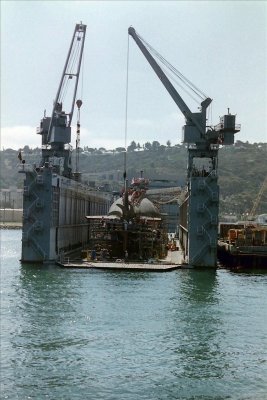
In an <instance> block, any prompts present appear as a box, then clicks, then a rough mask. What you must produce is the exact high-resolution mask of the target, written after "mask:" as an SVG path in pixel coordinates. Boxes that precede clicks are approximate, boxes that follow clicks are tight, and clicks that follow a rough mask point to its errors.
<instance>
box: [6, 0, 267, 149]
mask: <svg viewBox="0 0 267 400" xmlns="http://www.w3.org/2000/svg"><path fill="white" fill-rule="evenodd" d="M80 21H82V22H83V23H84V24H86V25H87V33H86V41H85V52H84V73H83V80H82V81H83V96H82V101H83V106H82V109H81V146H82V147H83V146H89V147H97V148H98V147H105V148H106V149H113V148H115V147H118V146H124V144H125V105H126V95H125V93H126V70H127V68H126V65H127V44H128V27H129V26H130V25H132V26H133V27H134V28H135V29H136V30H137V31H138V33H139V34H140V35H141V36H142V37H143V38H144V39H145V40H146V41H147V42H148V43H150V44H151V45H152V46H153V47H154V48H155V49H156V50H157V51H158V52H159V53H160V54H162V55H163V56H164V57H165V58H166V59H167V60H168V61H169V62H170V63H171V64H172V65H173V66H175V67H176V68H177V69H178V70H180V71H181V72H182V73H183V74H184V75H185V76H186V77H187V78H189V79H190V80H191V81H192V82H193V83H194V84H195V85H196V86H197V87H199V88H200V89H202V90H203V91H204V92H205V93H207V95H208V96H209V97H211V98H212V99H213V102H212V112H211V113H210V115H211V116H212V121H211V122H212V123H213V124H214V125H216V124H217V123H218V122H219V117H220V116H221V115H223V114H226V113H227V108H228V107H229V108H230V112H231V113H232V114H237V122H238V123H241V125H242V129H241V132H240V133H238V134H237V135H236V139H239V140H242V141H247V140H248V141H249V142H251V143H254V142H266V141H267V133H266V132H267V126H266V125H267V124H266V114H267V113H266V110H267V99H266V88H267V78H266V71H267V62H266V57H267V55H266V54H267V45H266V41H267V34H266V29H267V28H266V21H267V2H265V1H170V2H169V1H118V2H117V1H3V0H2V1H1V42H2V44H1V149H3V148H5V149H6V148H9V147H11V148H13V149H18V148H20V147H24V146H25V145H29V146H30V147H37V146H39V147H40V144H41V143H40V136H39V135H37V134H36V127H37V126H38V125H39V122H40V119H41V118H42V116H43V113H44V110H45V109H46V113H47V115H50V114H51V110H52V105H53V99H54V98H55V95H56V92H57V88H58V85H59V81H60V77H61V74H62V70H63V66H64V63H65V60H66V56H67V51H68V48H69V45H70V41H71V38H72V35H73V31H74V27H75V24H76V23H78V22H80ZM181 95H182V96H183V93H182V92H181ZM188 105H189V106H190V108H191V110H192V111H193V112H196V111H197V108H198V104H197V103H192V104H191V103H190V104H188ZM73 124H74V125H75V124H76V121H75V117H74V119H73ZM183 124H184V117H183V115H182V114H181V112H180V111H179V109H178V108H177V106H176V105H175V103H174V101H173V100H172V99H171V97H170V95H169V94H168V93H167V91H166V90H165V88H164V87H163V86H162V84H161V82H160V81H159V79H158V77H157V76H156V75H155V73H154V71H153V70H152V69H151V67H150V66H149V64H148V63H147V61H146V59H145V58H144V56H143V55H142V53H141V52H140V50H139V48H138V47H137V45H136V44H135V42H134V41H133V40H132V38H130V46H129V92H128V119H127V126H128V129H127V143H126V144H127V145H129V144H130V142H131V141H132V140H135V141H136V142H139V143H140V144H143V143H145V142H147V141H150V142H152V141H154V140H157V141H159V142H160V143H161V144H166V142H167V140H170V141H171V144H172V145H174V144H176V143H181V140H182V132H181V130H182V126H183ZM74 142H75V128H74V129H73V133H72V143H74Z"/></svg>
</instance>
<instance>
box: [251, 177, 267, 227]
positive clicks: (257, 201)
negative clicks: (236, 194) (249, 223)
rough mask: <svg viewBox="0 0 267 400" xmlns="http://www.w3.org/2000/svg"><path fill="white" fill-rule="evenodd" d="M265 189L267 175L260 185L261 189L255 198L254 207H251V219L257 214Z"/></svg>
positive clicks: (266, 187)
mask: <svg viewBox="0 0 267 400" xmlns="http://www.w3.org/2000/svg"><path fill="white" fill-rule="evenodd" d="M265 189H267V176H266V177H265V179H264V181H263V183H262V185H261V187H260V190H259V192H258V194H257V197H256V199H255V200H254V203H253V206H252V209H251V211H250V213H249V220H252V219H253V218H255V214H256V211H257V208H258V206H259V204H260V201H261V198H262V195H263V193H264V191H265Z"/></svg>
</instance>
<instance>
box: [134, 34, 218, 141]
mask: <svg viewBox="0 0 267 400" xmlns="http://www.w3.org/2000/svg"><path fill="white" fill-rule="evenodd" d="M128 33H129V35H130V36H132V38H133V39H134V40H135V42H136V44H137V46H138V47H139V48H140V50H141V51H142V53H143V54H144V56H145V58H146V59H147V61H148V62H149V64H150V65H151V67H152V68H153V70H154V71H155V73H156V74H157V76H158V77H159V79H160V81H161V82H162V84H163V85H164V86H165V88H166V90H167V91H168V93H169V94H170V95H171V97H172V99H173V100H174V102H175V103H176V105H177V106H178V107H179V109H180V110H181V112H182V113H183V114H184V116H185V118H186V121H187V122H189V123H190V122H191V123H192V122H193V124H194V125H195V126H196V127H197V129H198V130H199V132H200V134H201V135H204V134H205V131H206V109H207V107H208V106H209V105H210V103H211V102H212V100H211V99H210V98H207V99H205V100H204V101H203V102H202V103H201V106H202V118H201V121H200V119H199V118H197V116H196V114H194V113H192V112H191V110H190V109H189V107H188V106H187V104H186V103H185V102H184V100H183V99H182V97H181V96H180V94H179V93H178V92H177V90H176V89H175V87H174V86H173V85H172V83H171V82H170V80H169V79H168V78H167V76H166V74H165V73H164V72H163V70H162V69H161V67H160V66H159V65H158V63H157V62H156V61H155V59H154V57H153V56H152V55H151V54H150V52H149V51H148V49H147V48H146V46H145V45H144V44H143V42H142V40H141V39H140V37H139V36H138V34H137V33H136V31H135V29H134V28H133V27H132V26H131V27H130V28H129V29H128Z"/></svg>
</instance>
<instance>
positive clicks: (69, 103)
mask: <svg viewBox="0 0 267 400" xmlns="http://www.w3.org/2000/svg"><path fill="white" fill-rule="evenodd" d="M85 34H86V25H84V24H82V23H80V24H76V25H75V29H74V33H73V36H72V40H71V44H70V47H69V51H68V54H67V58H66V61H65V65H64V68H63V72H62V76H61V79H60V83H59V87H58V90H57V93H56V97H55V100H54V103H53V108H52V112H51V117H47V116H46V115H44V118H43V119H42V120H41V123H40V127H39V128H37V133H38V134H40V135H42V163H43V164H44V163H45V162H49V161H50V160H51V158H53V160H55V159H58V160H59V161H58V165H60V159H63V171H62V174H63V175H64V176H66V177H71V173H72V168H71V159H70V142H71V122H72V117H73V111H74V105H75V100H76V94H77V88H78V82H79V76H80V70H81V62H82V56H83V49H84V41H85ZM76 104H77V107H78V110H79V109H80V107H81V105H82V101H81V100H77V102H76ZM78 128H79V126H78ZM77 132H78V133H79V129H78V130H77ZM78 139H79V138H78ZM77 141H78V140H77ZM55 167H56V166H55Z"/></svg>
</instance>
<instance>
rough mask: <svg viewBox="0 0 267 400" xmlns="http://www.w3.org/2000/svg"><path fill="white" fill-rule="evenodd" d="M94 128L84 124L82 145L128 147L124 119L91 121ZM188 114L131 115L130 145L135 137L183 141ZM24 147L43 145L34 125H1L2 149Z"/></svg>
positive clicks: (108, 148)
mask: <svg viewBox="0 0 267 400" xmlns="http://www.w3.org/2000/svg"><path fill="white" fill-rule="evenodd" d="M91 122H92V129H88V128H86V127H83V126H82V127H81V136H80V147H82V148H83V147H84V146H88V147H92V148H97V149H98V148H100V147H104V148H105V149H107V150H113V149H115V148H116V147H124V146H125V128H124V123H125V122H124V121H123V120H122V119H117V118H110V120H109V124H108V125H107V124H106V123H103V121H94V122H93V121H91ZM183 124H184V117H183V116H181V115H179V113H170V114H167V115H164V116H157V117H156V118H153V119H152V118H140V117H139V118H129V119H128V131H127V138H126V146H129V144H130V143H131V142H132V141H133V140H134V141H135V142H136V143H138V142H139V143H140V144H141V145H142V144H144V143H146V142H153V141H154V140H156V141H158V142H160V143H161V144H166V141H167V140H170V141H171V143H172V144H175V143H179V142H180V141H181V128H182V125H183ZM75 140H76V128H75V127H73V128H72V143H71V144H72V146H73V147H75ZM24 146H29V147H30V148H35V147H41V135H38V134H37V133H36V127H33V126H26V125H22V126H12V127H2V128H1V142H0V147H1V150H2V149H8V148H11V149H14V150H18V149H20V148H23V147H24Z"/></svg>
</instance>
